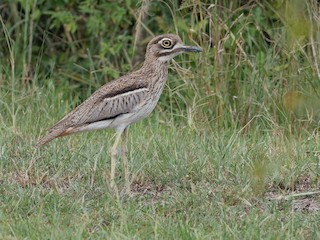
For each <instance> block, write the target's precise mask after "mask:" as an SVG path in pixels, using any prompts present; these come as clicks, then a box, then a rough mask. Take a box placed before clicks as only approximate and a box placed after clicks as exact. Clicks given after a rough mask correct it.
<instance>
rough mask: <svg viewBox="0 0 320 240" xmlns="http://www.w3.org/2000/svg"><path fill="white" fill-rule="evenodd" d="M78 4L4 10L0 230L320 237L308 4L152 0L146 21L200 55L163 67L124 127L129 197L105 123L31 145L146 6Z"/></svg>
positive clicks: (124, 52)
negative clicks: (139, 113) (112, 178)
mask: <svg viewBox="0 0 320 240" xmlns="http://www.w3.org/2000/svg"><path fill="white" fill-rule="evenodd" d="M79 2H80V1H69V5H68V6H69V8H68V9H67V10H65V11H63V12H60V11H59V9H60V8H62V7H63V9H65V4H63V6H60V5H59V4H58V5H56V4H57V3H51V2H49V1H47V2H41V3H40V2H39V1H38V2H35V4H31V2H29V1H26V3H24V4H22V3H20V1H18V2H17V3H11V2H10V4H8V3H9V1H8V3H7V2H6V1H5V4H4V6H2V8H1V10H2V9H4V10H3V14H2V13H1V14H2V15H1V16H2V17H3V18H4V21H3V22H2V23H1V27H2V28H3V30H4V31H3V33H4V34H3V35H1V34H0V46H2V47H3V53H0V56H1V57H0V239H299V240H300V239H319V238H320V230H319V222H320V194H319V191H320V138H319V126H320V125H319V123H320V122H319V119H320V110H319V109H320V105H319V102H320V101H319V96H320V94H319V93H320V81H319V76H320V72H319V66H318V65H319V64H318V62H319V59H318V54H316V53H317V52H319V49H320V45H319V42H320V41H319V34H318V32H319V31H320V25H319V21H318V19H319V11H318V7H317V6H318V5H316V4H315V2H312V1H310V3H309V2H308V1H307V2H303V1H298V0H291V1H274V3H273V5H270V4H269V3H268V2H267V1H265V2H263V1H248V3H247V4H245V5H243V3H240V2H243V1H228V0H222V1H217V3H219V4H212V1H182V4H180V1H169V2H170V4H167V3H166V2H157V1H154V2H153V5H152V6H151V7H150V9H149V13H150V16H156V17H150V19H149V20H148V21H146V26H144V27H146V28H147V31H146V32H148V33H149V32H154V33H155V34H158V33H164V32H175V29H177V30H178V31H179V34H180V35H181V36H182V37H183V39H184V41H186V43H190V44H195V42H197V43H199V45H201V47H203V50H204V51H203V52H202V53H201V54H198V55H185V56H180V57H178V58H177V59H176V62H174V63H173V64H171V65H170V74H169V78H170V79H169V81H168V84H167V87H166V88H165V91H164V93H163V95H162V96H161V99H160V102H159V104H158V105H157V108H156V109H155V111H154V112H153V113H152V114H151V116H150V117H149V118H147V119H145V120H143V121H141V122H139V123H136V124H134V125H133V126H131V127H130V129H129V141H128V142H129V166H130V173H131V179H132V185H131V188H132V194H131V195H130V196H128V195H126V194H125V193H124V191H123V190H124V172H123V167H122V162H121V159H119V161H118V165H117V171H116V184H117V187H118V189H119V194H116V195H115V194H112V193H111V192H110V191H109V186H108V178H109V171H110V147H111V146H112V144H113V141H114V132H113V131H112V130H106V131H98V132H92V133H84V134H79V135H73V136H70V137H65V138H61V139H57V140H55V141H53V142H51V143H50V144H48V145H47V146H46V147H44V148H41V149H39V150H36V149H34V147H33V146H34V144H35V143H36V141H37V139H38V138H39V137H40V136H41V135H43V134H45V129H47V128H49V127H50V126H52V125H53V124H54V123H55V122H57V121H58V120H60V119H61V118H62V117H63V116H64V115H65V114H66V113H67V112H69V111H70V110H71V109H73V108H74V107H75V106H76V105H78V104H79V103H81V102H82V101H83V100H84V99H86V98H87V97H88V96H89V95H90V94H91V93H92V92H93V91H94V90H95V89H96V88H97V87H98V86H100V85H102V84H103V83H104V82H105V81H108V80H110V79H113V78H115V77H117V76H118V75H122V74H123V73H124V72H126V71H127V70H128V69H131V66H132V65H133V63H132V62H131V58H132V56H133V53H134V48H136V46H133V44H131V43H132V42H133V41H132V40H133V38H134V37H133V36H132V35H131V30H132V29H131V28H132V27H133V26H134V24H133V22H131V21H135V20H136V18H137V16H136V15H135V14H136V10H135V9H133V8H137V7H139V6H140V2H139V4H138V1H125V2H127V3H126V4H127V5H126V9H127V12H126V11H124V10H123V6H122V5H121V6H120V5H117V4H116V3H107V4H106V6H107V7H108V8H106V6H105V5H103V4H94V5H92V4H89V3H90V1H88V4H87V5H88V6H87V5H86V4H85V5H81V8H78V7H77V6H78V3H79ZM178 2H179V3H178ZM220 5H221V6H220ZM110 6H111V7H112V6H113V8H110ZM31 9H32V12H28V10H30V11H31ZM110 9H112V12H114V15H110V16H109V15H108V14H106V13H105V10H107V12H108V11H110ZM42 10H48V11H42ZM50 10H52V11H50ZM88 10H90V11H89V12H88ZM91 10H92V12H91ZM93 10H95V11H93ZM190 10H192V11H190ZM118 11H119V13H121V12H122V13H123V15H121V14H120V15H119V14H117V13H118ZM25 13H26V14H25ZM56 13H57V14H56ZM126 13H128V14H126ZM160 13H161V14H160ZM70 14H71V15H72V14H73V15H74V16H79V19H81V21H80V20H79V21H78V20H74V19H72V18H71V19H68V18H67V20H68V21H69V22H68V24H65V23H66V19H65V17H68V16H71V15H70ZM93 15H94V16H93ZM127 15H130V16H127ZM158 15H159V16H160V15H161V16H162V17H158ZM115 16H119V18H117V19H118V20H117V19H113V18H114V17H115ZM292 16H296V17H292ZM109 18H110V19H109ZM173 19H174V21H172V20H173ZM300 19H303V21H300ZM1 20H2V18H1ZM58 20H59V21H58ZM114 20H117V21H118V24H114ZM96 23H99V24H96ZM172 23H173V24H172ZM72 26H73V27H74V28H75V29H73V30H72V29H71V28H70V27H72ZM69 28H70V29H69ZM110 30H112V34H110ZM29 31H30V33H31V34H33V40H32V38H30V37H31V36H30V35H28V32H29ZM43 31H45V32H44V33H43ZM1 32H2V30H1ZM29 57H31V59H30V58H29ZM29 71H30V72H29Z"/></svg>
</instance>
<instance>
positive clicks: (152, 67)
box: [141, 58, 168, 85]
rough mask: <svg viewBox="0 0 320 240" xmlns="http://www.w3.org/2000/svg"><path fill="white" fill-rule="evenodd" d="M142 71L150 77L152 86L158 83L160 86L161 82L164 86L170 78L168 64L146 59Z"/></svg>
mask: <svg viewBox="0 0 320 240" xmlns="http://www.w3.org/2000/svg"><path fill="white" fill-rule="evenodd" d="M141 71H142V72H144V74H146V75H147V76H149V81H151V82H150V83H151V84H152V85H154V84H156V82H158V84H159V82H163V84H164V83H165V82H166V80H167V76H168V62H161V61H159V60H158V59H148V58H146V59H145V61H144V63H143V66H142V67H141Z"/></svg>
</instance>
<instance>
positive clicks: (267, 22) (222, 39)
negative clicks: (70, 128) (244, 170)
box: [0, 0, 320, 132]
mask: <svg viewBox="0 0 320 240" xmlns="http://www.w3.org/2000/svg"><path fill="white" fill-rule="evenodd" d="M319 10H320V4H319V2H318V1H316V0H310V1H300V0H270V1H265V0H260V1H259V0H251V1H250V0H249V1H241V0H238V1H236V0H211V1H209V0H205V1H197V0H185V1H181V0H180V1H179V0H169V1H150V0H144V1H138V0H119V1H96V0H54V1H45V0H4V1H1V3H0V14H1V19H2V24H1V34H0V47H1V49H2V50H1V52H0V87H1V89H2V90H1V95H2V96H1V99H2V105H3V106H5V104H4V103H7V104H8V105H10V103H9V102H10V101H16V99H19V96H24V95H28V94H30V92H37V91H40V90H41V91H42V92H44V94H45V92H50V93H54V94H56V95H59V94H60V95H59V96H58V100H59V101H62V99H64V102H65V105H67V106H66V108H72V107H74V106H76V105H78V104H79V103H80V102H81V101H83V100H84V99H85V98H87V97H88V95H89V94H90V93H92V92H93V91H94V90H96V89H97V88H98V87H99V86H100V85H102V84H103V83H105V82H108V81H111V80H113V79H115V78H117V77H119V76H121V75H123V74H125V73H126V72H128V71H130V70H131V69H136V68H137V67H139V65H140V64H141V63H142V61H143V55H144V47H145V45H146V44H147V42H148V41H149V40H150V39H151V38H152V37H153V36H154V35H157V34H163V33H178V34H179V35H180V36H181V37H182V38H183V40H184V41H185V42H186V43H189V44H194V45H199V46H201V47H202V48H203V50H204V51H203V53H202V54H201V55H198V56H193V55H192V56H191V55H187V56H182V57H179V58H177V59H176V61H175V62H174V63H173V64H172V67H171V68H173V69H174V71H171V74H170V79H169V81H168V86H169V90H168V91H165V92H164V96H163V97H162V98H161V100H160V105H159V107H158V108H159V109H165V110H168V109H169V111H171V113H173V114H171V115H170V116H167V118H170V119H164V120H165V121H170V120H173V121H175V119H178V120H179V121H176V122H177V123H178V122H180V121H183V122H187V123H188V124H189V125H190V126H195V125H197V127H198V128H201V126H202V125H201V123H204V124H205V125H206V126H207V125H208V123H209V124H211V123H212V125H215V126H217V127H223V128H224V127H229V126H233V125H234V124H235V125H237V126H240V127H246V128H248V129H249V128H250V127H251V126H252V125H253V122H254V121H253V119H254V118H255V117H259V118H260V119H261V120H262V121H259V127H261V124H263V125H264V126H266V127H272V128H274V129H283V130H288V131H289V132H291V131H293V129H295V130H296V129H298V130H301V129H308V130H312V131H313V130H315V129H318V128H319V119H320V116H319V115H320V110H319V109H320V101H319V100H320V81H319V79H320V70H319V50H320V47H319V43H320V34H319V33H320V32H319V28H320V11H319ZM189 68H190V71H189V70H188V69H189ZM12 95H15V96H16V97H15V98H13V97H12ZM14 99H15V100H14ZM51 101H52V102H53V103H52V104H54V102H55V101H56V100H51ZM49 102H50V100H49ZM0 106H1V105H0ZM59 107H61V106H60V105H59ZM3 109H5V108H2V110H1V111H2V113H4V111H5V110H3ZM62 112H63V111H62ZM160 112H161V111H160ZM165 118H166V117H165ZM249 123H250V124H249ZM282 123H288V124H285V125H283V124H282ZM284 126H285V127H284ZM292 126H294V128H293V127H292Z"/></svg>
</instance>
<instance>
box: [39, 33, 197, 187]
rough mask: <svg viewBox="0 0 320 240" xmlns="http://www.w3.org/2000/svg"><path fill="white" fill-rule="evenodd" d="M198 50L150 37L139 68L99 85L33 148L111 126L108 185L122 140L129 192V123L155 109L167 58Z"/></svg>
mask: <svg viewBox="0 0 320 240" xmlns="http://www.w3.org/2000/svg"><path fill="white" fill-rule="evenodd" d="M201 51H202V49H201V48H200V47H197V46H190V45H185V44H184V43H183V42H182V40H181V38H180V37H179V36H178V35H175V34H162V35H159V36H156V37H154V38H153V39H152V40H151V41H150V42H149V43H148V45H147V47H146V53H145V59H144V62H143V65H142V67H141V68H140V69H138V70H136V71H133V72H131V73H128V74H126V75H123V76H122V77H120V78H118V79H116V80H113V81H110V82H108V83H106V84H105V85H103V86H101V87H100V88H99V89H98V90H96V91H95V92H94V93H93V94H92V95H91V96H90V97H89V98H88V99H87V100H85V101H84V102H83V103H81V104H80V105H79V106H78V107H76V108H75V109H74V110H73V111H71V112H70V113H68V114H67V115H66V116H65V117H63V118H62V119H61V120H60V121H58V122H57V123H56V124H55V125H54V126H52V127H51V128H49V129H48V133H47V135H45V136H43V137H42V138H40V139H39V141H38V142H37V144H36V146H35V147H36V148H39V147H41V146H43V145H45V144H47V143H48V142H50V141H52V140H53V139H55V138H58V137H63V136H67V135H70V134H74V133H80V132H86V131H93V130H100V129H105V128H113V129H115V130H116V135H115V141H114V144H113V146H112V147H111V151H110V152H111V169H110V187H111V188H114V187H115V181H114V179H115V167H116V159H117V153H118V145H119V142H120V140H122V147H121V148H122V149H121V150H122V151H121V152H122V159H123V166H124V175H125V187H126V191H127V192H130V179H129V166H128V159H127V152H128V150H127V135H128V127H129V125H131V124H133V123H135V122H137V121H139V120H142V119H144V118H146V117H147V116H148V115H149V114H150V113H151V112H152V111H153V109H154V108H155V106H156V104H157V102H158V100H159V98H160V95H161V93H162V91H163V89H164V86H165V83H166V81H167V78H168V65H169V64H168V63H169V61H170V60H171V59H173V58H174V57H175V56H177V55H179V54H181V53H185V52H201ZM121 138H122V139H121Z"/></svg>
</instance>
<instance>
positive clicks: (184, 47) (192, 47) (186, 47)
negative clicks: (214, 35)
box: [182, 45, 202, 52]
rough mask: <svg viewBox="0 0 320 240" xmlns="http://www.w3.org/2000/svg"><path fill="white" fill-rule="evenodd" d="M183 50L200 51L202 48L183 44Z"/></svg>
mask: <svg viewBox="0 0 320 240" xmlns="http://www.w3.org/2000/svg"><path fill="white" fill-rule="evenodd" d="M182 49H183V51H184V52H202V49H201V48H199V47H196V46H186V45H185V46H183V47H182Z"/></svg>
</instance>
